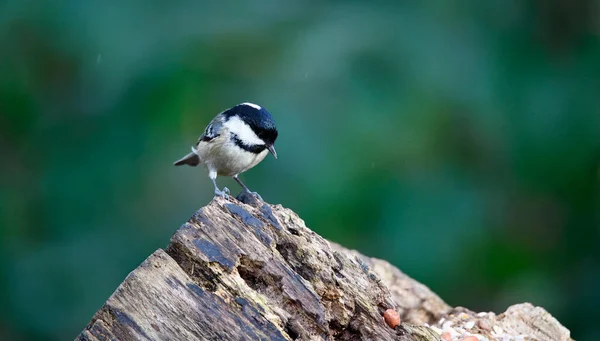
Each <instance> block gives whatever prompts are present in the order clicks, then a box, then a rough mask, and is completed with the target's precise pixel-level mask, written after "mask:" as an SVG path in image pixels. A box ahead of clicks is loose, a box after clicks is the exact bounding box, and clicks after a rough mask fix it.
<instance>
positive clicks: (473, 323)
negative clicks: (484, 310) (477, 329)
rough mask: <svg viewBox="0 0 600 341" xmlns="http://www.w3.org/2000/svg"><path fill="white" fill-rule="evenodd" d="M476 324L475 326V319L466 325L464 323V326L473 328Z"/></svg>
mask: <svg viewBox="0 0 600 341" xmlns="http://www.w3.org/2000/svg"><path fill="white" fill-rule="evenodd" d="M474 326H475V322H474V321H469V322H467V323H465V325H464V327H465V328H466V329H471V328H473V327H474Z"/></svg>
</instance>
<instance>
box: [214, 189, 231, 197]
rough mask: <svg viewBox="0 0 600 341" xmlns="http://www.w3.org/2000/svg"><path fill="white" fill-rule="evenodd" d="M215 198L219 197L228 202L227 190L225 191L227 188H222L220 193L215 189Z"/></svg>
mask: <svg viewBox="0 0 600 341" xmlns="http://www.w3.org/2000/svg"><path fill="white" fill-rule="evenodd" d="M216 197H221V198H223V199H225V200H229V190H228V189H227V187H225V188H223V190H222V191H219V190H218V189H215V198H216Z"/></svg>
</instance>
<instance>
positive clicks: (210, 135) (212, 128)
mask: <svg viewBox="0 0 600 341" xmlns="http://www.w3.org/2000/svg"><path fill="white" fill-rule="evenodd" d="M224 121H225V116H223V115H222V114H219V115H217V116H216V117H215V118H214V119H213V120H212V121H211V122H210V123H209V124H208V126H206V129H204V133H202V135H200V137H199V138H198V142H197V143H200V142H201V141H203V142H210V141H212V140H214V139H215V138H216V137H218V136H219V135H220V131H221V128H222V127H223V123H224Z"/></svg>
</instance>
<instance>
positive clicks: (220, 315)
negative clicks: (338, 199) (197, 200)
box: [76, 198, 570, 341]
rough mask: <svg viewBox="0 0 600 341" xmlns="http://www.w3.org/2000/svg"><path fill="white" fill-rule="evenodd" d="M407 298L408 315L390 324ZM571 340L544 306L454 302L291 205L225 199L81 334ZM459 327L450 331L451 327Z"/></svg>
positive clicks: (130, 281) (183, 231)
mask: <svg viewBox="0 0 600 341" xmlns="http://www.w3.org/2000/svg"><path fill="white" fill-rule="evenodd" d="M387 309H395V310H396V311H398V312H399V313H400V315H401V317H402V324H401V325H400V326H398V327H396V328H395V329H392V328H390V327H388V326H387V325H386V324H385V322H384V321H383V318H382V314H383V312H384V311H385V310H387ZM444 331H445V332H446V333H448V334H449V335H450V337H453V338H454V339H455V340H458V339H460V338H461V337H463V336H465V335H477V336H478V337H479V340H486V339H487V340H494V339H500V340H501V339H502V337H504V335H508V336H511V337H515V339H518V338H519V337H526V338H525V339H526V340H540V341H543V340H559V341H562V340H565V341H568V340H570V335H569V331H568V330H567V329H566V328H564V327H563V326H561V325H560V323H558V321H556V320H555V319H554V318H552V316H550V314H548V313H547V312H546V311H545V310H543V309H542V308H539V307H533V306H531V305H529V304H521V305H516V306H512V307H510V308H509V309H508V310H507V311H506V312H505V313H503V314H500V315H495V314H493V313H479V314H477V313H474V312H471V311H469V310H467V309H464V308H452V307H450V306H448V305H447V304H446V303H444V301H442V300H441V299H440V298H439V297H438V296H437V295H436V294H434V293H433V292H431V290H429V289H428V288H427V287H426V286H424V285H423V284H421V283H419V282H417V281H415V280H413V279H411V278H410V277H408V276H406V275H405V274H404V273H402V272H401V271H400V270H398V269H397V268H395V267H394V266H392V265H390V264H389V263H387V262H385V261H382V260H379V259H373V258H369V257H366V256H363V255H361V254H359V253H358V252H355V251H351V250H347V249H345V248H343V247H342V246H340V245H337V244H334V243H330V242H328V241H326V240H325V239H323V238H322V237H321V236H319V235H318V234H316V233H315V232H313V231H312V230H310V229H309V228H307V227H306V226H305V224H304V221H303V220H302V219H300V217H298V215H296V214H295V213H294V212H293V211H291V210H289V209H285V208H283V207H281V206H280V205H269V204H261V203H258V202H256V201H254V202H252V203H250V204H244V203H242V202H240V201H238V200H235V199H230V200H225V199H222V198H217V199H215V200H213V201H212V202H211V203H210V204H209V205H207V206H205V207H203V208H201V209H200V210H198V211H197V212H196V213H195V214H194V215H193V216H192V217H191V218H190V219H189V221H188V222H186V223H185V224H184V225H183V226H182V227H181V228H179V229H178V230H177V231H176V232H175V234H174V235H173V237H172V238H171V242H170V244H169V246H168V247H167V248H166V249H165V250H162V249H159V250H157V251H155V252H154V253H153V254H152V255H150V257H148V258H147V259H146V260H145V261H144V262H143V263H142V264H141V265H140V266H139V267H138V268H137V269H135V270H134V271H132V272H131V273H130V274H129V275H128V276H127V278H125V280H124V281H123V283H121V285H120V286H119V287H118V288H117V289H116V291H115V292H114V293H113V294H112V296H111V297H109V299H108V300H107V301H106V303H105V304H104V306H102V308H100V310H98V312H96V314H95V315H94V316H93V318H92V320H91V321H90V323H89V324H88V326H87V327H86V328H85V329H84V330H83V331H82V332H81V334H80V335H79V336H78V337H77V339H76V340H90V341H96V340H377V341H379V340H422V341H429V340H440V336H441V333H442V332H444ZM445 336H446V337H447V335H445Z"/></svg>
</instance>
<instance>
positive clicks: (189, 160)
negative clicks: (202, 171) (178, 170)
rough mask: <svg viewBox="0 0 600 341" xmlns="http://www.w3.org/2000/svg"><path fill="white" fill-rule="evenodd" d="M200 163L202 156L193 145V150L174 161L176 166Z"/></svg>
mask: <svg viewBox="0 0 600 341" xmlns="http://www.w3.org/2000/svg"><path fill="white" fill-rule="evenodd" d="M199 163H200V158H199V157H198V155H197V154H196V150H195V149H194V147H192V152H191V153H189V154H188V155H186V156H184V157H182V158H181V159H179V160H177V161H175V163H173V164H174V165H175V166H181V165H188V166H198V164H199Z"/></svg>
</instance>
